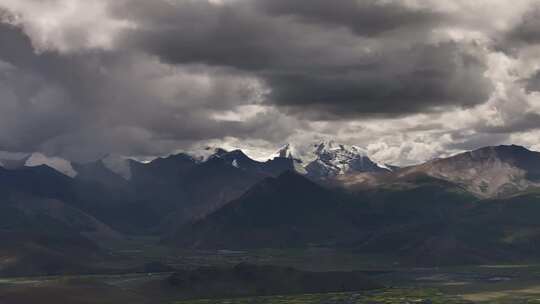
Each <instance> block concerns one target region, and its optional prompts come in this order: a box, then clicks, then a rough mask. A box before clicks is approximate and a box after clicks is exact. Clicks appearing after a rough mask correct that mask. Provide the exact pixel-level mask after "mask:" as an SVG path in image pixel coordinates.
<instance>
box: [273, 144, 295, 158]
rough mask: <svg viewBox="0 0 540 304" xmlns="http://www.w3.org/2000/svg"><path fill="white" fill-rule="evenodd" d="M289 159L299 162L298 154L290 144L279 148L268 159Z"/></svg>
mask: <svg viewBox="0 0 540 304" xmlns="http://www.w3.org/2000/svg"><path fill="white" fill-rule="evenodd" d="M278 157H280V158H291V159H295V160H300V153H298V151H297V150H296V148H295V147H294V146H293V145H291V144H286V145H284V146H282V147H281V148H279V150H277V151H276V152H275V153H274V154H272V155H271V156H270V157H269V158H268V159H269V160H272V159H274V158H278Z"/></svg>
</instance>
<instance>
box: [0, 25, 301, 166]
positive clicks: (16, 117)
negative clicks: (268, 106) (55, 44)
mask: <svg viewBox="0 0 540 304" xmlns="http://www.w3.org/2000/svg"><path fill="white" fill-rule="evenodd" d="M0 45H2V46H3V47H2V48H0V63H2V64H1V65H0V99H1V100H2V102H1V103H0V117H1V120H0V150H7V151H28V152H31V151H43V152H47V153H48V154H51V155H61V156H64V157H69V158H91V157H95V156H96V155H102V154H103V153H104V152H117V153H125V154H139V155H148V154H150V155H152V154H162V153H167V152H169V151H171V150H174V149H175V148H177V147H178V145H179V142H182V141H184V142H190V141H198V140H204V139H212V138H222V137H225V136H229V135H234V136H237V137H239V138H245V137H250V136H256V137H258V138H272V136H278V134H279V136H280V137H283V136H284V134H286V133H287V132H290V131H288V130H287V128H286V127H283V128H282V127H276V128H273V129H272V130H273V132H274V134H267V133H266V132H267V130H266V129H267V128H266V124H267V123H268V119H270V117H272V119H274V120H278V119H279V117H275V115H277V114H275V115H273V114H270V115H269V117H266V118H265V119H256V120H252V121H246V122H235V121H218V120H215V119H213V118H212V113H213V112H214V111H221V110H223V109H227V110H229V109H231V108H234V107H235V106H236V105H241V104H243V103H245V102H249V100H248V99H249V98H250V96H249V95H250V94H251V92H250V90H251V89H250V88H249V87H244V86H243V85H242V84H241V83H240V84H239V83H237V82H235V81H234V79H230V78H232V77H231V76H230V75H229V74H228V73H225V72H223V71H221V70H218V69H214V70H213V73H212V75H213V77H216V78H219V77H218V76H216V75H219V74H220V73H225V74H224V75H223V76H222V77H221V78H219V79H214V80H212V79H207V78H205V79H206V80H205V81H204V82H203V84H204V86H203V87H202V88H199V87H198V86H197V83H196V82H194V81H193V80H190V79H189V76H190V75H191V74H195V75H196V74H197V73H202V77H206V76H205V75H206V74H207V73H210V70H209V71H207V69H206V68H202V67H196V66H194V67H188V68H186V69H187V71H185V73H186V75H187V76H186V77H188V79H185V78H179V79H178V80H177V83H175V80H176V78H174V77H178V72H175V70H171V69H170V68H167V67H162V68H161V69H163V70H158V71H156V72H154V73H150V74H149V75H145V73H146V74H148V73H149V72H148V71H147V70H146V68H154V65H153V64H152V62H151V60H149V59H148V58H145V57H141V56H140V55H138V54H135V53H131V52H125V51H115V52H109V51H101V50H95V51H88V52H80V53H76V54H69V55H65V54H60V53H58V52H44V53H36V52H35V50H34V48H33V46H32V44H31V42H30V39H29V37H28V36H26V35H25V34H24V33H23V32H22V31H21V30H20V29H18V28H16V27H13V26H9V25H0ZM145 61H150V62H149V63H146V65H145V63H144V62H145ZM141 62H142V64H143V65H142V66H141V65H140V64H141ZM201 69H202V71H201ZM161 73H163V74H164V75H161ZM154 74H155V75H154ZM150 76H151V77H150ZM152 77H158V79H157V80H155V79H152ZM160 77H162V78H160ZM167 77H169V78H171V77H172V78H173V80H172V83H171V84H170V85H166V86H163V85H162V84H161V82H164V83H165V84H167ZM163 79H165V80H163ZM152 81H155V82H156V84H152ZM182 81H185V82H186V83H182ZM169 87H171V88H174V91H173V93H171V94H172V96H165V97H163V96H160V94H163V90H165V89H168V88H169ZM156 90H157V91H156ZM198 90H202V91H201V92H199V91H198ZM243 98H244V99H246V100H241V99H243ZM279 126H282V125H279ZM261 129H264V130H262V131H261ZM259 132H260V133H259ZM253 134H257V135H253Z"/></svg>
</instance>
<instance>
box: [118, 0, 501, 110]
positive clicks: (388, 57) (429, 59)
mask: <svg viewBox="0 0 540 304" xmlns="http://www.w3.org/2000/svg"><path fill="white" fill-rule="evenodd" d="M248 3H250V4H251V5H250V4H248ZM248 3H246V2H245V1H237V2H233V3H231V4H228V5H212V4H211V3H208V2H205V1H182V2H174V3H170V2H162V3H160V4H158V5H157V6H155V5H154V4H152V8H150V9H149V10H142V9H141V6H136V7H138V8H139V9H138V10H135V12H131V13H127V12H125V11H124V12H122V13H123V15H121V17H123V16H124V15H127V14H129V15H131V16H133V15H134V16H135V17H134V19H133V20H137V21H134V22H136V23H137V24H138V25H139V26H138V27H137V28H136V29H133V30H131V31H128V32H129V34H127V35H126V37H125V40H126V42H125V43H126V44H127V45H130V46H132V47H138V48H142V49H144V50H146V51H147V52H149V53H151V54H155V55H156V56H158V57H159V58H160V59H161V60H162V61H164V62H167V63H171V64H186V63H202V64H208V65H214V66H227V67H230V68H233V69H236V70H239V71H243V72H249V73H251V74H252V75H253V76H254V77H256V78H258V79H260V80H262V81H263V82H264V83H265V84H266V85H267V86H268V88H269V92H270V94H269V95H268V99H267V102H269V103H272V104H275V105H278V106H282V107H284V109H285V110H286V111H288V112H289V113H293V114H298V113H303V114H306V107H308V108H309V112H310V113H307V114H310V116H311V117H312V118H315V119H343V118H344V117H345V116H349V117H350V116H352V117H355V116H363V115H366V114H368V115H369V114H377V115H380V116H396V115H403V114H410V113H416V112H423V111H424V112H430V111H438V110H441V109H444V108H446V107H470V106H473V105H476V104H479V103H483V102H485V101H486V100H487V99H488V97H489V94H490V91H491V89H492V88H491V84H490V81H489V79H486V78H485V77H484V76H483V73H484V72H485V71H486V65H485V62H484V57H483V54H482V52H481V51H479V48H476V47H475V46H474V45H472V44H469V43H461V42H458V41H453V40H452V39H450V37H448V39H447V41H442V42H441V41H440V40H441V39H438V41H436V42H433V41H430V40H431V37H430V36H429V35H430V29H431V27H432V26H434V25H436V24H438V23H439V22H438V21H439V20H440V19H441V16H440V14H439V13H438V12H434V11H429V10H426V9H419V8H411V7H408V6H406V5H401V4H399V3H398V2H391V3H387V2H381V1H354V0H347V1H343V2H340V4H339V5H331V4H330V3H329V2H328V1H310V2H309V4H308V3H304V2H301V1H300V2H296V1H254V2H248ZM253 3H254V4H253ZM143 12H144V13H143ZM289 16H292V17H293V18H289ZM410 27H413V28H415V29H416V30H415V31H414V33H411V28H410ZM388 31H394V33H393V34H391V35H389V36H388V35H385V34H386V33H387V32H388ZM413 34H414V35H416V36H418V35H420V36H421V37H416V38H412V36H414V35H413ZM378 35H383V37H381V38H380V40H378V39H377V38H378ZM409 36H411V39H410V41H407V40H406V39H407V38H408V37H409ZM418 39H421V41H417V40H418Z"/></svg>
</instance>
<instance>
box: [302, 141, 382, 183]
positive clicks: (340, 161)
mask: <svg viewBox="0 0 540 304" xmlns="http://www.w3.org/2000/svg"><path fill="white" fill-rule="evenodd" d="M313 147H314V151H313V154H314V155H315V159H314V160H313V161H311V162H310V163H309V164H308V165H307V166H306V170H307V171H308V174H309V175H311V176H312V177H315V178H329V177H333V176H337V175H342V174H347V173H351V172H379V171H388V169H387V168H385V167H383V166H381V165H379V164H377V163H375V162H373V161H372V160H371V159H369V157H368V156H367V152H366V150H365V149H362V148H361V147H358V146H350V145H344V144H338V143H335V142H334V141H327V142H321V143H319V144H316V145H314V146H313Z"/></svg>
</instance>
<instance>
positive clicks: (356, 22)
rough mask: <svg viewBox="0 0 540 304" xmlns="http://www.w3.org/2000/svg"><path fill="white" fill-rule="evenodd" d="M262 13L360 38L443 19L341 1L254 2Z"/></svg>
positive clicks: (411, 10)
mask: <svg viewBox="0 0 540 304" xmlns="http://www.w3.org/2000/svg"><path fill="white" fill-rule="evenodd" d="M256 5H258V6H259V7H260V8H262V9H263V11H265V12H267V13H269V14H272V15H276V16H290V17H293V18H297V19H298V20H300V21H304V22H309V23H313V24H327V25H334V26H342V27H346V28H348V29H350V30H352V31H353V32H355V33H356V34H358V35H361V36H376V35H379V34H382V33H384V32H387V31H392V30H396V29H401V30H402V29H403V28H405V27H418V28H420V29H422V27H423V28H424V29H425V28H429V27H431V26H434V25H436V24H440V23H441V22H442V21H443V20H444V19H446V18H447V16H445V15H443V14H439V13H435V12H432V11H428V10H425V9H414V8H408V7H405V6H403V5H402V4H399V3H397V2H382V1H372V0H367V1H357V0H342V1H339V3H336V2H335V1H327V0H296V1H290V0H272V1H258V2H256Z"/></svg>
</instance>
